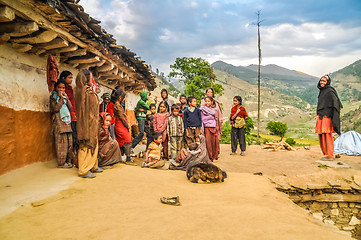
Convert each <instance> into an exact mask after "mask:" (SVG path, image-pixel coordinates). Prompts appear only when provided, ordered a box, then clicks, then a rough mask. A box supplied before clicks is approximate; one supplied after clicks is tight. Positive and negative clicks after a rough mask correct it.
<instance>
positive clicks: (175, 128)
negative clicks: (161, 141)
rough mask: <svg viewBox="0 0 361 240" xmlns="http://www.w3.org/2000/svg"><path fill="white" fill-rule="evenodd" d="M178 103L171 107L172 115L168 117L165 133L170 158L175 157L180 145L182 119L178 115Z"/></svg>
mask: <svg viewBox="0 0 361 240" xmlns="http://www.w3.org/2000/svg"><path fill="white" fill-rule="evenodd" d="M179 110H180V109H179V106H178V104H173V105H172V107H171V112H172V116H170V117H169V118H168V125H167V133H168V137H169V145H170V158H171V159H175V158H176V157H177V155H178V152H179V151H180V150H181V147H182V138H183V133H184V127H183V119H182V118H181V116H179Z"/></svg>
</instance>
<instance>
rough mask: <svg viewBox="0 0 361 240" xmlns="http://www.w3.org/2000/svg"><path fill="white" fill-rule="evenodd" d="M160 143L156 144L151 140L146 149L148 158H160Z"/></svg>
mask: <svg viewBox="0 0 361 240" xmlns="http://www.w3.org/2000/svg"><path fill="white" fill-rule="evenodd" d="M162 149H163V147H162V143H159V144H157V143H156V142H152V143H151V144H149V147H148V150H149V153H148V159H149V160H150V161H151V160H160V157H161V152H162Z"/></svg>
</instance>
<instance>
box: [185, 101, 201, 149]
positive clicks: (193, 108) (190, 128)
mask: <svg viewBox="0 0 361 240" xmlns="http://www.w3.org/2000/svg"><path fill="white" fill-rule="evenodd" d="M187 101H188V105H189V107H188V108H186V109H185V110H184V112H183V115H184V129H185V131H186V134H185V135H186V136H185V140H186V143H187V145H188V144H190V143H191V142H195V141H196V137H197V136H198V135H201V134H202V116H201V110H199V108H197V99H196V98H195V97H189V98H188V99H187Z"/></svg>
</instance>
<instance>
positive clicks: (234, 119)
mask: <svg viewBox="0 0 361 240" xmlns="http://www.w3.org/2000/svg"><path fill="white" fill-rule="evenodd" d="M233 104H234V106H233V107H232V109H231V116H230V120H231V124H232V130H231V148H232V153H231V155H235V154H236V151H237V146H238V142H239V145H240V148H241V156H244V152H245V151H246V135H245V131H244V125H245V124H246V119H247V117H248V115H247V112H246V109H245V108H244V107H243V106H242V98H241V97H240V96H235V97H234V98H233Z"/></svg>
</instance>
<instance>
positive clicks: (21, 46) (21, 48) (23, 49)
mask: <svg viewBox="0 0 361 240" xmlns="http://www.w3.org/2000/svg"><path fill="white" fill-rule="evenodd" d="M11 46H12V47H13V48H15V49H16V50H17V51H19V52H28V51H30V50H31V49H32V48H33V46H32V45H30V44H26V43H12V44H11Z"/></svg>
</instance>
